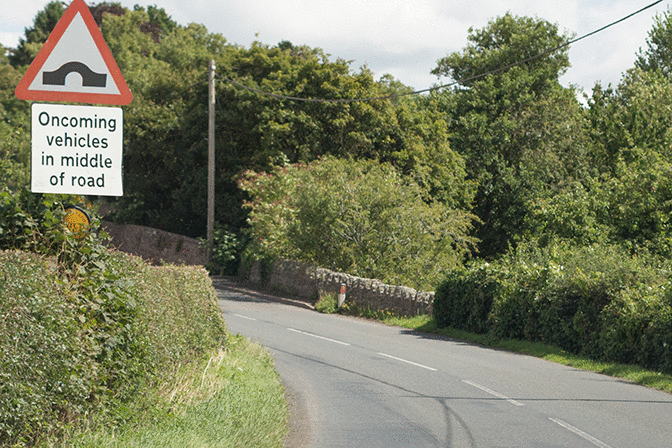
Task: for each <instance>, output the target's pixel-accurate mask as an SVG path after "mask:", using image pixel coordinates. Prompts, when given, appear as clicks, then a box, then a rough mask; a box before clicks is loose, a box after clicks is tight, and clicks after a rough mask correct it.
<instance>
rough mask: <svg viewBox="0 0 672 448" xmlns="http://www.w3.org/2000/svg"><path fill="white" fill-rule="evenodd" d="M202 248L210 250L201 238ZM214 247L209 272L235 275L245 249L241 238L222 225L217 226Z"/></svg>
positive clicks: (214, 233) (214, 234)
mask: <svg viewBox="0 0 672 448" xmlns="http://www.w3.org/2000/svg"><path fill="white" fill-rule="evenodd" d="M200 244H201V247H204V248H206V249H207V248H208V241H207V240H205V239H203V238H201V239H200ZM213 245H214V247H213V248H212V249H210V250H211V252H210V264H209V265H208V270H209V271H210V272H211V273H217V274H219V275H235V274H236V273H237V270H238V265H239V264H240V255H241V252H242V250H243V248H244V243H243V241H242V240H241V238H240V237H239V236H238V235H236V234H235V233H233V232H230V231H228V230H226V229H225V228H224V227H222V226H221V225H217V224H215V228H214V232H213Z"/></svg>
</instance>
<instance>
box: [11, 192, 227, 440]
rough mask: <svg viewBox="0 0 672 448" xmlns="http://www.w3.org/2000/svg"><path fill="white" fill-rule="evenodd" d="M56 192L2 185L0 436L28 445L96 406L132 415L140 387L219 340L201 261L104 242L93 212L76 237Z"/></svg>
mask: <svg viewBox="0 0 672 448" xmlns="http://www.w3.org/2000/svg"><path fill="white" fill-rule="evenodd" d="M63 199H66V198H59V197H55V196H42V195H31V194H27V193H20V194H10V193H8V192H0V445H1V446H32V445H34V444H36V443H39V442H40V441H41V440H43V439H45V438H49V437H58V434H59V433H62V432H63V431H64V430H65V429H66V428H67V427H69V426H72V425H77V424H80V423H83V422H85V421H86V420H87V418H90V417H91V416H92V415H94V414H95V415H106V416H107V417H105V418H108V419H111V421H114V420H115V419H117V420H118V419H128V418H131V416H130V415H127V414H126V413H125V412H126V411H124V409H128V408H129V406H128V405H129V404H133V406H134V409H137V408H138V402H139V401H141V400H139V397H140V396H142V395H143V391H145V390H146V389H148V388H151V387H156V386H157V385H160V384H163V383H165V382H167V381H170V379H171V378H172V375H173V374H175V372H176V369H177V366H178V365H179V364H185V363H189V362H192V361H193V360H195V359H198V358H199V357H200V356H203V355H204V354H206V353H208V352H209V351H211V350H212V349H214V348H217V347H225V346H226V329H225V325H224V321H223V320H222V318H221V315H220V313H219V311H218V308H217V304H216V297H215V296H214V290H213V289H212V284H211V283H210V280H209V278H208V275H207V272H206V271H205V270H204V269H203V268H195V267H177V266H167V267H160V268H159V267H153V266H150V265H148V264H147V263H145V262H143V261H142V260H141V259H140V258H137V257H131V256H129V255H126V254H122V253H120V252H116V251H113V250H109V249H108V248H107V247H106V246H105V245H104V244H103V239H102V238H103V237H104V236H105V235H104V233H102V232H100V229H99V222H98V221H97V220H94V223H93V226H92V229H91V231H90V232H89V233H88V234H87V235H86V236H84V237H83V238H80V239H77V238H75V237H74V235H73V234H72V233H71V232H70V231H69V230H68V229H67V228H66V227H65V225H64V224H63V220H62V218H63V216H64V205H63ZM99 233H100V234H99ZM147 405H148V406H150V405H151V404H149V403H148V404H147Z"/></svg>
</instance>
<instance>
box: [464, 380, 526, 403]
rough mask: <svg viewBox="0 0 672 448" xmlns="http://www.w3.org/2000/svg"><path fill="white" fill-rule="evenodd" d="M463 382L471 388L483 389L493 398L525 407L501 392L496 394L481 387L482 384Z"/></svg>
mask: <svg viewBox="0 0 672 448" xmlns="http://www.w3.org/2000/svg"><path fill="white" fill-rule="evenodd" d="M462 382H464V383H467V384H468V385H470V386H474V387H476V388H478V389H481V390H482V391H483V392H487V393H489V394H490V395H493V396H495V397H497V398H501V399H502V400H506V401H508V402H509V403H511V404H515V405H516V406H525V405H524V404H523V403H521V402H519V401H516V400H514V399H512V398H509V397H507V396H506V395H502V394H500V393H499V392H495V391H494V390H492V389H488V388H487V387H485V386H481V385H480V384H476V383H473V382H471V381H467V380H462Z"/></svg>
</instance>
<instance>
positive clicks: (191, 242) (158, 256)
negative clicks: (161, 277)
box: [102, 221, 208, 266]
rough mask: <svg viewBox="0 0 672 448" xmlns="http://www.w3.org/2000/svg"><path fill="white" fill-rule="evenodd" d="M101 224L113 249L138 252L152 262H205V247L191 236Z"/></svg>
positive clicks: (206, 259)
mask: <svg viewBox="0 0 672 448" xmlns="http://www.w3.org/2000/svg"><path fill="white" fill-rule="evenodd" d="M102 227H103V228H104V229H105V231H106V232H107V233H109V234H110V237H111V240H110V244H111V245H112V246H114V247H115V248H116V249H118V250H120V251H122V252H126V253H129V254H133V255H138V256H140V257H142V258H143V259H145V260H148V261H150V262H152V263H154V264H160V263H161V262H166V263H173V264H186V265H201V266H205V265H206V264H207V263H208V251H207V250H205V249H203V248H201V247H200V244H199V242H198V240H196V239H194V238H189V237H186V236H182V235H177V234H175V233H170V232H164V231H163V230H157V229H152V228H150V227H144V226H137V225H134V224H115V223H113V222H109V221H103V222H102Z"/></svg>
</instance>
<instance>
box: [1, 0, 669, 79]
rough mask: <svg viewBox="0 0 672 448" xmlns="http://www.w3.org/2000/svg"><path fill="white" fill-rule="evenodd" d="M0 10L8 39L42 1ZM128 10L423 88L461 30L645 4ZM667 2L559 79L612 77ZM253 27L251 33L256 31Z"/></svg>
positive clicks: (584, 46) (249, 0)
mask: <svg viewBox="0 0 672 448" xmlns="http://www.w3.org/2000/svg"><path fill="white" fill-rule="evenodd" d="M10 1H11V2H12V3H13V4H12V6H9V7H7V6H3V8H2V9H3V10H2V14H0V43H2V44H3V45H6V46H15V45H16V44H17V43H18V37H19V36H22V35H23V29H24V28H25V27H30V26H32V22H33V18H34V17H35V15H36V14H37V13H38V12H39V11H40V10H42V9H43V8H44V6H45V5H46V4H47V3H48V1H49V0H25V1H21V2H19V1H15V0H10ZM121 3H122V5H124V6H126V7H129V8H132V7H133V5H134V4H136V3H138V4H140V5H143V6H149V5H154V4H158V5H159V6H161V7H163V8H164V9H165V10H166V12H167V13H168V14H169V15H170V16H171V17H172V18H173V20H175V21H176V22H178V23H180V24H184V25H186V24H188V23H190V22H196V23H202V24H204V25H205V26H206V27H207V28H208V30H209V31H211V32H215V33H220V34H222V35H223V36H224V37H225V38H226V39H227V40H228V41H229V42H231V43H237V44H240V45H244V46H249V45H250V44H251V43H252V42H253V41H254V40H260V41H261V42H263V43H266V44H269V45H275V44H277V43H278V42H280V41H282V40H288V41H291V42H292V43H294V44H297V45H304V44H305V45H309V46H311V47H319V48H322V49H323V50H325V52H327V53H329V54H331V55H332V58H336V57H340V58H343V59H346V60H353V59H354V60H355V62H354V63H353V69H355V70H356V69H358V68H359V67H360V66H362V65H364V64H367V65H368V66H369V68H370V69H372V70H373V71H374V72H375V74H376V76H378V77H379V76H382V75H383V74H385V73H391V74H392V75H393V76H394V77H395V78H397V79H398V80H400V81H402V82H403V83H405V84H407V85H411V86H413V87H415V88H417V89H423V88H427V87H430V86H431V85H432V84H433V83H435V82H436V77H435V76H433V75H431V74H430V71H431V70H432V69H433V68H434V67H435V66H436V61H437V60H438V59H440V58H441V57H443V56H445V55H447V54H448V53H450V52H453V51H459V50H460V49H461V48H463V47H464V46H465V45H466V43H467V30H468V29H469V27H473V28H475V29H479V28H483V27H484V26H486V25H487V23H488V21H489V20H492V19H494V18H496V17H498V16H501V15H503V14H505V13H507V12H511V13H512V14H514V15H519V16H523V15H526V16H533V17H534V16H536V17H539V18H543V19H545V20H548V21H550V22H552V23H556V24H558V25H559V27H560V30H561V31H565V30H568V31H570V32H574V33H576V35H577V36H580V35H583V34H585V33H588V32H590V31H593V30H595V29H597V28H600V27H602V26H604V25H606V24H608V23H610V22H612V21H614V20H617V19H619V18H621V17H624V16H626V15H628V14H630V13H632V12H634V11H636V10H637V9H639V8H641V7H643V6H645V5H646V4H647V2H642V1H641V0H637V1H635V0H566V1H563V2H558V1H557V0H507V1H506V2H503V1H501V0H499V1H498V0H451V1H446V0H415V1H409V0H339V1H338V2H335V1H333V0H276V1H274V2H269V1H268V0H217V1H213V0H190V1H188V2H185V1H183V0H164V1H162V2H156V1H155V0H121ZM666 9H667V5H666V4H665V3H663V4H659V5H658V6H656V7H655V8H652V9H651V10H648V11H647V12H645V13H643V14H641V15H639V16H637V17H634V18H632V19H629V20H628V21H626V22H624V23H622V24H620V25H617V26H616V27H614V28H612V29H609V30H607V31H604V32H603V33H600V34H599V35H597V36H593V37H591V38H588V39H586V40H585V41H582V42H579V43H577V44H575V45H574V46H573V47H572V49H571V50H570V61H571V63H572V65H573V68H572V69H570V70H569V72H568V73H567V74H566V75H565V76H564V77H563V78H562V82H563V83H564V84H570V83H572V84H578V85H580V86H583V87H584V88H586V89H588V90H589V89H590V88H592V86H593V84H594V82H595V81H597V80H602V81H603V82H604V83H609V82H611V83H618V81H619V80H620V78H621V74H622V73H623V71H624V70H626V69H628V68H630V67H632V65H633V62H634V60H635V57H636V53H637V51H638V49H639V48H640V47H642V46H644V45H645V43H646V36H647V32H648V30H650V29H651V26H652V25H653V20H652V17H653V16H654V15H655V13H656V12H659V13H661V12H663V11H665V10H666ZM257 33H258V36H256V34H257Z"/></svg>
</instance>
